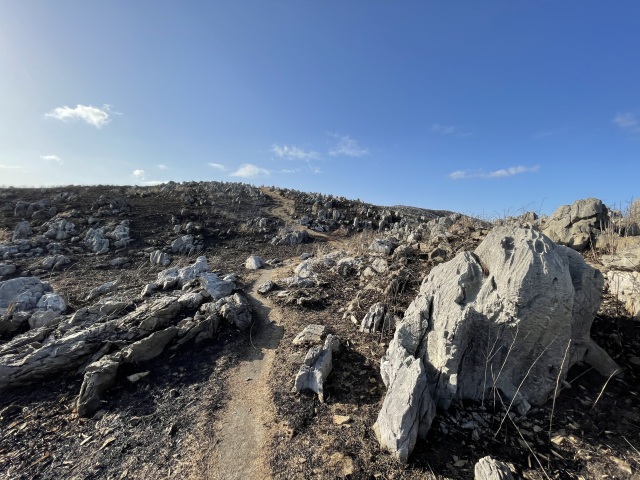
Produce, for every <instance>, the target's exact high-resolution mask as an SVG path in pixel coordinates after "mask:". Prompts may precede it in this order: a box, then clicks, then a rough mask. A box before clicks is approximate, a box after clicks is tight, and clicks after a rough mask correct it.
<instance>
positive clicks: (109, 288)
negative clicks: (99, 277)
mask: <svg viewBox="0 0 640 480" xmlns="http://www.w3.org/2000/svg"><path fill="white" fill-rule="evenodd" d="M119 283H120V282H119V281H118V280H113V281H111V282H107V283H103V284H102V285H98V286H97V287H95V288H92V289H91V291H90V292H89V294H88V295H87V297H86V298H85V299H84V300H85V301H86V302H89V301H91V300H94V299H96V298H98V297H100V296H102V295H104V294H106V293H111V292H113V291H114V290H115V289H116V288H117V287H118V284H119Z"/></svg>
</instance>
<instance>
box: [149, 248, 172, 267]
mask: <svg viewBox="0 0 640 480" xmlns="http://www.w3.org/2000/svg"><path fill="white" fill-rule="evenodd" d="M149 262H150V263H151V264H152V265H160V266H161V267H168V266H169V264H170V263H171V257H170V256H169V254H168V253H164V252H163V251H162V250H155V251H153V252H151V253H150V254H149Z"/></svg>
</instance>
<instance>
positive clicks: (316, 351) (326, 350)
mask: <svg viewBox="0 0 640 480" xmlns="http://www.w3.org/2000/svg"><path fill="white" fill-rule="evenodd" d="M335 340H336V339H335V337H334V336H333V335H327V338H326V340H325V342H324V345H323V346H322V347H321V346H320V345H316V346H315V347H311V348H310V349H309V351H308V352H307V355H306V356H305V359H304V363H303V364H302V366H301V367H300V371H299V372H298V375H297V376H296V379H295V391H296V392H301V391H302V390H311V391H313V392H314V393H316V394H318V398H319V399H320V401H321V402H324V382H325V380H326V379H327V377H328V376H329V373H331V369H332V368H333V352H334V349H336V348H337V347H336V342H335ZM337 345H338V346H339V342H338V344H337Z"/></svg>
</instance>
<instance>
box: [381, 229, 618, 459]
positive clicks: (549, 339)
mask: <svg viewBox="0 0 640 480" xmlns="http://www.w3.org/2000/svg"><path fill="white" fill-rule="evenodd" d="M603 282H604V280H603V277H602V275H601V274H600V272H599V271H598V270H596V269H594V268H592V267H590V266H588V265H587V264H586V263H585V262H584V260H583V259H582V257H581V256H580V254H578V253H577V252H575V251H573V250H572V249H570V248H568V247H564V246H560V245H556V244H554V243H553V242H552V241H551V240H550V239H549V238H547V237H546V236H544V235H543V234H541V233H539V232H537V231H535V230H532V229H524V228H516V227H500V228H496V229H495V230H493V231H492V232H491V233H490V234H489V235H488V236H487V237H486V238H485V240H484V241H483V242H482V243H481V244H480V245H479V246H478V248H477V249H476V250H475V252H474V253H471V252H462V253H459V254H458V255H457V256H456V257H455V258H454V259H453V260H451V261H449V262H447V263H444V264H442V265H439V266H437V267H435V268H434V269H433V270H432V271H431V273H430V274H429V275H428V276H427V277H426V279H425V280H424V281H423V283H422V286H421V288H420V292H419V294H418V296H417V297H416V298H415V300H414V301H413V302H412V303H411V305H410V306H409V308H408V309H407V310H406V312H405V315H404V318H403V320H402V322H401V323H400V324H399V325H398V328H397V329H396V333H395V335H394V338H393V340H392V341H391V343H390V345H389V348H388V350H387V353H386V355H385V356H384V357H383V358H382V360H381V366H380V370H381V374H382V378H383V381H384V383H385V385H387V387H388V391H387V397H388V398H385V405H399V407H396V408H395V409H391V408H383V410H382V411H381V412H380V415H379V417H378V423H377V424H378V427H377V430H378V431H379V432H380V434H379V435H378V438H379V439H380V441H381V442H382V445H383V447H385V448H387V449H388V450H390V451H391V452H392V453H394V455H396V456H397V457H398V458H399V459H401V460H402V459H403V458H405V455H404V451H405V445H406V446H407V448H408V451H409V452H410V451H411V449H412V448H413V438H414V436H413V432H414V429H409V430H406V429H405V428H404V426H406V425H410V424H413V423H417V424H418V425H419V426H418V427H417V428H418V432H419V433H420V434H422V433H424V432H426V431H427V430H428V429H429V425H427V424H425V422H427V420H428V416H427V417H422V416H421V414H422V412H423V411H426V410H429V408H427V407H425V406H424V404H425V403H426V404H427V405H428V404H429V403H430V402H431V401H433V402H434V403H435V404H436V406H437V407H439V408H442V409H447V408H448V407H449V405H450V404H451V402H452V401H453V400H456V399H470V400H476V401H483V400H484V399H485V398H487V397H488V395H489V394H490V392H491V390H492V389H494V388H495V389H498V390H500V391H501V392H502V394H503V395H504V396H506V397H507V398H508V399H510V401H511V402H512V404H513V406H514V407H515V408H517V409H518V410H519V411H520V412H521V413H524V412H526V411H527V410H528V409H529V408H530V406H531V405H540V404H543V403H545V402H546V400H547V398H548V395H549V394H550V392H552V391H553V389H554V387H555V385H556V382H557V380H558V378H560V379H563V378H564V377H565V375H566V373H567V371H568V369H569V368H570V367H571V366H572V365H574V364H575V363H576V362H578V361H582V360H585V361H586V362H588V363H591V364H592V365H593V366H594V367H595V368H596V369H598V370H599V371H600V372H601V373H603V374H605V375H610V374H612V373H614V371H616V370H617V365H616V364H615V363H614V362H613V360H611V359H610V358H609V357H608V355H607V354H606V353H605V352H604V350H602V349H601V348H600V347H599V346H598V345H596V344H595V342H593V341H592V340H591V338H590V337H589V331H590V328H591V323H592V321H593V318H594V315H595V313H596V311H597V309H598V306H599V304H600V298H601V291H602V286H603ZM565 357H566V358H565ZM416 362H418V363H419V364H420V365H421V367H422V368H423V369H424V373H420V372H422V370H421V368H420V366H414V367H412V368H413V370H412V376H410V377H409V378H410V379H412V380H411V381H412V383H413V384H415V385H416V388H415V394H414V395H411V396H410V397H406V393H407V392H406V385H405V384H404V383H403V384H398V382H397V381H394V380H395V379H396V377H397V375H398V374H399V372H401V371H404V370H405V369H407V368H408V366H410V365H413V364H414V363H416ZM561 366H562V368H561ZM406 375H409V374H408V373H407V374H406ZM422 375H423V376H424V379H423V380H424V381H425V382H426V385H427V388H426V389H421V388H420V387H421V385H422V384H421V383H420V382H421V380H420V378H422V377H421V376H422ZM417 377H420V378H417ZM403 396H404V398H405V400H404V403H406V402H407V398H409V400H408V402H409V403H410V404H411V405H412V408H411V409H408V407H403V405H404V403H403V400H402V399H403ZM428 423H429V424H430V422H428ZM386 427H389V428H393V427H395V428H398V430H396V431H393V432H387V431H385V428H386ZM399 445H400V446H401V448H400V447H399Z"/></svg>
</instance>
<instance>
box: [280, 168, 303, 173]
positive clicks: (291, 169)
mask: <svg viewBox="0 0 640 480" xmlns="http://www.w3.org/2000/svg"><path fill="white" fill-rule="evenodd" d="M301 171H302V169H301V168H283V169H282V170H280V171H279V172H278V173H286V174H291V173H300V172H301Z"/></svg>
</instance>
